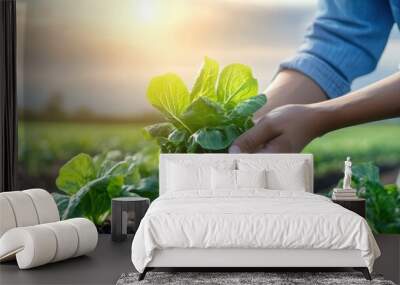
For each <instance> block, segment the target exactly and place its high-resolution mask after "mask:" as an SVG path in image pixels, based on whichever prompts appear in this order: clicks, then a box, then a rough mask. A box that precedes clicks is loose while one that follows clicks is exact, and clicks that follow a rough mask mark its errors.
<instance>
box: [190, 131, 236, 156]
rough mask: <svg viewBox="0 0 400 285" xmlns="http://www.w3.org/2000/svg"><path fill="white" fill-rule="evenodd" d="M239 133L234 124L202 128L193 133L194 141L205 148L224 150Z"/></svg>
mask: <svg viewBox="0 0 400 285" xmlns="http://www.w3.org/2000/svg"><path fill="white" fill-rule="evenodd" d="M239 135H240V132H239V130H238V129H237V127H236V126H234V125H229V126H226V127H218V128H203V129H200V130H198V131H197V132H196V133H194V134H193V138H194V141H195V142H196V143H198V144H199V145H200V146H201V147H202V148H203V149H206V150H224V149H226V148H228V147H229V146H230V145H231V144H232V142H233V141H234V140H235V139H236V138H237V137H238V136H239Z"/></svg>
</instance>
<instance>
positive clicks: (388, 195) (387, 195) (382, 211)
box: [339, 162, 400, 234]
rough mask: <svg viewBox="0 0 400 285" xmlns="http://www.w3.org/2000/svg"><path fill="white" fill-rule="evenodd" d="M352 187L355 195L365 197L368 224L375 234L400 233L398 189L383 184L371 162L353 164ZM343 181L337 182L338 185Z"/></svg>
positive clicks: (391, 185)
mask: <svg viewBox="0 0 400 285" xmlns="http://www.w3.org/2000/svg"><path fill="white" fill-rule="evenodd" d="M352 171H353V175H352V187H353V188H355V189H357V196H359V197H361V198H365V199H366V207H367V209H366V216H367V221H368V224H369V225H370V227H371V229H372V231H373V232H374V233H375V234H400V189H399V187H398V186H397V185H395V184H387V185H383V184H382V182H381V181H380V178H379V168H378V167H377V166H376V165H374V164H373V163H372V162H368V163H361V164H357V165H354V166H353V168H352ZM342 183H343V181H342V180H341V181H340V182H339V187H340V186H341V185H342Z"/></svg>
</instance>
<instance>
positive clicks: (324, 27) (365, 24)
mask: <svg viewBox="0 0 400 285" xmlns="http://www.w3.org/2000/svg"><path fill="white" fill-rule="evenodd" d="M393 23H394V20H393V16H392V12H391V9H390V5H389V3H388V2H387V1H386V0H381V1H375V0H352V1H347V0H337V1H334V0H322V1H319V3H318V12H317V15H316V18H315V20H314V22H313V23H312V25H311V27H310V28H309V29H308V32H307V34H306V36H305V39H304V42H303V44H302V45H301V46H300V48H299V50H298V53H297V54H296V55H295V56H294V57H293V58H291V59H288V60H286V61H284V62H282V63H281V65H280V69H293V70H297V71H299V72H301V73H303V74H305V75H307V76H308V77H310V78H311V79H312V80H314V81H315V82H316V83H317V84H318V85H319V86H320V87H321V88H322V90H324V92H325V93H326V95H327V96H328V97H329V98H335V97H338V96H341V95H343V94H345V93H347V92H349V91H350V86H351V83H352V81H353V80H354V79H355V78H357V77H359V76H361V75H364V74H367V73H369V72H371V71H373V70H374V69H375V67H376V65H377V63H378V60H379V58H380V56H381V54H382V52H383V50H384V48H385V45H386V42H387V40H388V37H389V34H390V30H391V28H392V26H393Z"/></svg>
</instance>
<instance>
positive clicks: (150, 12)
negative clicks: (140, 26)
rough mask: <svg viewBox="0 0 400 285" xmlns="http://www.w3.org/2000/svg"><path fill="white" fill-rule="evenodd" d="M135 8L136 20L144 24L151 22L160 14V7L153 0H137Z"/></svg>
mask: <svg viewBox="0 0 400 285" xmlns="http://www.w3.org/2000/svg"><path fill="white" fill-rule="evenodd" d="M136 9H137V10H136V11H137V13H136V17H137V20H138V21H139V22H141V23H144V24H148V23H152V22H154V21H156V20H157V18H158V16H161V15H159V14H160V7H159V5H157V3H156V1H154V0H138V1H137V4H136Z"/></svg>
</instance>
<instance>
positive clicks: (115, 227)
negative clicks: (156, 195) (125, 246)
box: [111, 197, 150, 241]
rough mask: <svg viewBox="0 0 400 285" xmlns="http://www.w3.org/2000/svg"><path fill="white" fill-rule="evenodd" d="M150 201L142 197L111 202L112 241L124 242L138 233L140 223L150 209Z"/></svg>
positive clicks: (122, 198)
mask: <svg viewBox="0 0 400 285" xmlns="http://www.w3.org/2000/svg"><path fill="white" fill-rule="evenodd" d="M149 205H150V200H149V199H147V198H142V197H120V198H114V199H112V202H111V239H112V240H113V241H124V240H125V239H126V237H127V235H128V234H134V233H136V231H137V229H138V227H139V224H140V221H141V220H142V218H143V217H144V215H145V213H146V211H147V209H148V208H149Z"/></svg>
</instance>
